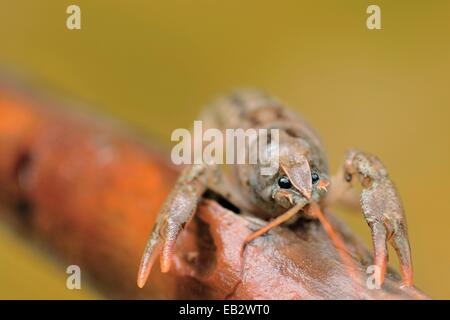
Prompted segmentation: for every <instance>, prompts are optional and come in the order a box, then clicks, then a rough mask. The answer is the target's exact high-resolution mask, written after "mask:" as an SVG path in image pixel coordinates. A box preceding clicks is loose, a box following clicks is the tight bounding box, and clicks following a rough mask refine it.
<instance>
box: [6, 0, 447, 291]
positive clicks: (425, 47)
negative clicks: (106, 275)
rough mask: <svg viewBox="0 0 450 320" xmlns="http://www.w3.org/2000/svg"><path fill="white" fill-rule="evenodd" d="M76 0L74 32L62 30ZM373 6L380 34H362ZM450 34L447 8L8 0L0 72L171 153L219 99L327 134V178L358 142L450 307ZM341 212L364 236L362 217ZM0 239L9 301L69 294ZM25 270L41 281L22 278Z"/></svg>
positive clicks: (420, 281) (424, 273) (438, 4)
mask: <svg viewBox="0 0 450 320" xmlns="http://www.w3.org/2000/svg"><path fill="white" fill-rule="evenodd" d="M69 4H78V5H79V6H80V7H81V12H82V29H81V30H79V31H69V30H67V29H66V26H65V20H66V17H67V14H66V13H65V11H66V8H67V6H68V5H69ZM369 4H378V5H379V6H380V7H381V14H382V30H374V31H370V30H368V29H367V28H366V22H365V21H366V18H367V14H366V8H367V6H368V5H369ZM449 31H450V2H449V1H414V2H412V1H370V2H369V1H362V0H360V1H356V0H355V1H350V0H347V1H337V0H336V1H300V0H292V1H261V0H251V1H250V0H247V1H242V0H237V1H236V0H226V1H225V0H221V1H214V0H178V1H173V0H158V1H154V0H149V1H144V0H143V1H118V0H116V1H112V0H102V1H100V0H95V1H91V0H77V1H62V0H61V1H56V0H54V1H43V0H42V1H32V0H29V1H19V0H15V1H6V0H2V1H0V65H1V66H3V67H5V66H6V67H9V68H11V69H13V70H19V71H22V72H23V73H25V74H27V75H29V76H32V77H33V78H34V79H35V80H37V81H38V82H39V83H40V84H41V85H47V86H48V87H50V88H53V89H54V91H55V92H59V93H63V94H64V95H66V96H70V97H75V98H77V99H80V100H81V101H85V102H88V105H89V106H90V107H92V108H95V109H97V110H100V111H101V112H103V113H105V114H108V115H109V116H111V117H114V118H117V119H120V120H121V121H123V122H124V123H126V124H128V125H130V126H132V127H134V128H135V129H137V130H139V132H140V133H141V134H142V135H147V136H148V137H151V139H154V140H156V141H160V142H162V143H164V144H167V145H169V143H170V133H171V131H172V130H173V129H174V128H178V127H188V128H189V127H190V126H191V125H192V121H193V120H194V119H195V117H196V115H197V114H198V112H199V110H200V109H201V107H202V105H203V104H204V103H206V102H208V101H209V100H210V99H211V98H212V97H214V96H216V95H218V94H221V93H224V92H226V91H228V90H230V89H232V88H235V87H241V86H252V87H257V88H262V89H265V90H267V91H269V92H271V93H272V94H274V95H276V96H278V97H280V98H281V99H282V100H284V101H286V102H287V103H289V104H290V105H292V106H293V107H294V108H296V109H297V110H298V111H299V112H301V113H302V114H303V115H304V116H305V117H306V118H307V119H308V120H309V121H310V122H311V123H312V124H313V125H314V126H315V127H316V128H317V130H318V131H319V132H320V133H321V135H322V138H323V140H324V141H325V144H326V148H327V151H328V155H329V159H330V164H331V168H332V170H336V169H337V168H338V166H339V165H340V162H341V160H342V158H343V156H344V151H345V150H346V149H347V148H349V147H358V148H362V149H364V150H367V151H370V152H373V153H376V154H377V155H379V156H380V157H381V159H382V160H383V161H384V162H385V164H386V165H387V167H388V169H389V170H390V173H391V176H392V178H393V179H394V180H395V182H396V184H397V186H398V188H399V190H400V193H401V195H402V198H403V200H404V205H405V208H406V212H407V217H408V221H409V229H410V238H411V244H412V250H413V258H414V265H415V271H416V275H415V279H416V284H417V285H418V286H419V287H420V288H421V289H423V290H424V291H425V292H426V293H428V294H429V295H431V296H432V297H434V298H450V275H449V274H448V272H449V271H450V256H449V249H448V246H449V244H450V232H449V231H450V228H449V223H450V205H449V193H448V192H449V191H450V188H449V181H450V170H449V168H448V166H449V164H450V151H449V136H450V129H449V119H450V87H449V83H450V81H449V80H450V41H449V40H450V39H449V36H450V33H449ZM343 216H344V218H345V219H346V220H348V221H349V223H350V224H351V225H352V227H353V228H355V229H356V230H357V231H358V233H360V234H361V235H362V236H363V237H364V238H365V239H366V240H368V239H369V237H368V235H369V230H368V228H367V226H366V225H365V224H364V222H363V218H362V216H361V215H360V214H358V213H356V214H353V215H350V214H347V213H346V214H344V215H343ZM0 232H1V235H0V297H1V298H7V297H11V298H16V297H22V296H23V297H25V298H33V297H35V298H41V297H55V295H56V296H58V295H59V296H60V297H61V298H66V297H69V296H68V294H67V290H66V289H65V288H63V287H61V286H59V282H58V281H60V280H61V279H63V280H64V276H65V273H64V270H63V269H61V267H60V266H55V264H54V263H53V262H52V261H49V262H46V263H48V264H49V265H48V266H46V265H45V264H44V262H43V261H44V260H43V259H44V258H45V255H43V256H42V257H44V258H37V257H36V256H34V253H33V254H31V253H30V252H31V251H29V250H28V249H26V246H25V247H24V244H23V243H22V242H21V240H20V239H16V238H15V237H13V236H12V235H11V234H9V235H5V234H4V233H3V229H1V231H0ZM5 242H6V243H10V244H11V245H5ZM16 250H19V251H20V252H25V251H27V250H28V253H26V252H25V253H20V252H17V251H16ZM24 250H25V251H24ZM30 250H31V249H30ZM32 252H34V251H32ZM392 256H393V257H394V255H392ZM393 260H394V261H395V259H393ZM4 261H7V262H8V264H9V267H6V268H5V267H2V266H1V265H2V264H4ZM24 266H26V268H29V269H28V270H31V269H33V268H36V269H37V270H40V272H39V276H37V275H36V272H24V273H22V274H20V277H19V278H17V277H15V272H14V270H16V269H17V270H19V269H23V268H24ZM58 268H59V269H58ZM55 269H57V270H56V271H55ZM60 269H61V270H60ZM36 290H40V291H39V292H38V291H36ZM85 294H86V295H90V294H91V292H86V293H85Z"/></svg>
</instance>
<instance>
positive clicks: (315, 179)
mask: <svg viewBox="0 0 450 320" xmlns="http://www.w3.org/2000/svg"><path fill="white" fill-rule="evenodd" d="M319 180H320V176H319V174H318V173H317V172H313V173H311V181H312V183H313V184H316V183H317V182H319Z"/></svg>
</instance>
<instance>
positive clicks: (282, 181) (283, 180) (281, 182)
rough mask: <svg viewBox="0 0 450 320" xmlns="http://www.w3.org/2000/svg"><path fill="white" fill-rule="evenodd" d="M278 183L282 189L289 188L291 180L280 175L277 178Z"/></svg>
mask: <svg viewBox="0 0 450 320" xmlns="http://www.w3.org/2000/svg"><path fill="white" fill-rule="evenodd" d="M278 185H279V186H280V188H282V189H289V188H291V187H292V184H291V181H290V180H289V178H288V177H286V176H282V177H280V178H279V179H278Z"/></svg>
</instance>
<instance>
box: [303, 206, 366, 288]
mask: <svg viewBox="0 0 450 320" xmlns="http://www.w3.org/2000/svg"><path fill="white" fill-rule="evenodd" d="M308 213H309V214H311V215H312V216H313V217H316V218H318V219H319V221H320V223H321V224H322V225H323V227H324V229H325V231H326V232H327V234H328V236H329V237H330V239H331V241H332V242H333V245H334V247H335V248H336V249H337V251H338V253H339V256H340V257H341V260H342V263H343V264H344V265H345V267H346V269H347V272H348V274H349V276H350V278H351V279H352V280H353V282H355V283H358V282H359V279H358V276H357V275H356V273H355V270H357V268H356V265H355V263H354V261H353V259H352V257H351V256H350V254H349V253H348V250H347V249H346V245H345V243H344V241H343V240H342V238H341V236H340V235H339V234H338V233H336V231H335V230H334V228H333V226H332V225H331V223H330V222H329V221H328V219H327V218H326V217H325V215H324V214H323V212H322V210H321V209H320V207H319V206H318V205H317V204H316V203H311V204H310V205H309V207H308Z"/></svg>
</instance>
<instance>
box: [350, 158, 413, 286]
mask: <svg viewBox="0 0 450 320" xmlns="http://www.w3.org/2000/svg"><path fill="white" fill-rule="evenodd" d="M345 171H346V174H345V176H350V177H352V178H353V177H354V176H357V177H358V179H359V181H360V183H361V185H362V187H363V190H362V192H361V207H362V211H363V214H364V217H365V219H366V221H367V223H368V224H369V226H370V228H371V232H372V243H373V247H374V251H375V252H374V261H375V265H376V266H378V267H379V268H380V281H381V283H383V281H384V275H385V273H386V265H387V261H388V249H387V242H390V243H391V245H392V246H393V247H394V248H395V251H396V253H397V256H398V259H399V261H400V268H401V273H402V277H403V283H404V285H406V286H411V285H412V284H413V280H412V278H413V271H412V261H411V250H410V246H409V240H408V231H407V225H406V217H405V214H404V210H403V206H402V203H401V200H400V197H399V195H398V193H397V190H396V188H395V186H394V184H393V183H392V181H391V180H390V179H389V177H388V174H387V170H386V168H385V167H384V165H383V164H382V163H381V161H380V160H379V159H378V158H377V157H375V156H373V155H368V154H365V153H363V152H360V151H356V150H352V151H350V152H349V154H348V158H347V161H346V165H345ZM350 180H351V179H350Z"/></svg>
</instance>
